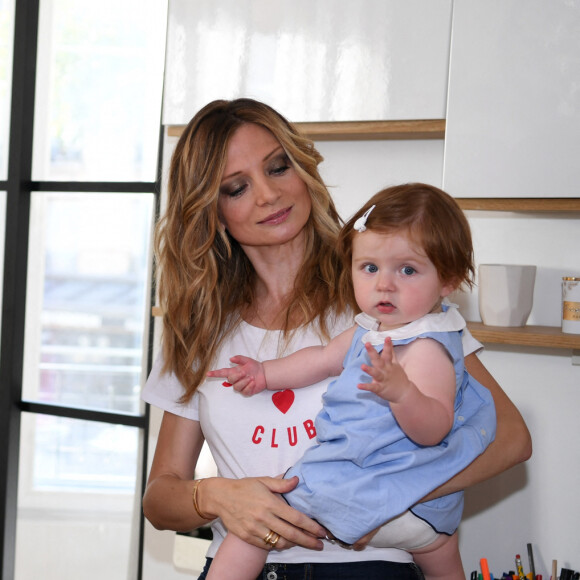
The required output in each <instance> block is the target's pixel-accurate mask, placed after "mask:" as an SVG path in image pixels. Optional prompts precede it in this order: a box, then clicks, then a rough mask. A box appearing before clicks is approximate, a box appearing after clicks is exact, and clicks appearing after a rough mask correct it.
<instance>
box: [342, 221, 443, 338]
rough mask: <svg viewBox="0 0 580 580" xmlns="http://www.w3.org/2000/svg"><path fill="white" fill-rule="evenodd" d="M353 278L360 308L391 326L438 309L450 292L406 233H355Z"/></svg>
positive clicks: (369, 231) (381, 326) (394, 326)
mask: <svg viewBox="0 0 580 580" xmlns="http://www.w3.org/2000/svg"><path fill="white" fill-rule="evenodd" d="M352 280H353V285H354V293H355V297H356V301H357V304H358V305H359V307H360V309H361V310H362V311H363V312H365V313H366V314H368V315H369V316H372V317H373V318H375V319H376V320H378V321H379V322H380V330H392V329H394V328H398V327H400V326H403V325H405V324H408V323H409V322H412V321H414V320H417V319H419V318H421V317H422V316H424V315H425V314H428V313H429V312H431V311H433V310H434V309H436V308H438V307H439V304H440V302H441V299H442V298H444V297H445V296H447V295H448V294H450V293H451V292H452V291H453V287H452V285H451V284H444V283H442V282H441V280H440V279H439V273H438V272H437V270H436V268H435V266H434V264H433V262H431V260H430V259H429V258H428V257H427V255H426V254H425V253H424V251H423V248H421V247H420V246H418V245H417V244H416V243H414V242H413V241H412V240H411V238H410V237H409V236H408V235H407V234H406V233H405V232H404V231H402V232H397V233H393V234H383V233H378V232H374V231H372V230H367V231H365V232H362V233H357V234H356V235H355V236H354V239H353V246H352Z"/></svg>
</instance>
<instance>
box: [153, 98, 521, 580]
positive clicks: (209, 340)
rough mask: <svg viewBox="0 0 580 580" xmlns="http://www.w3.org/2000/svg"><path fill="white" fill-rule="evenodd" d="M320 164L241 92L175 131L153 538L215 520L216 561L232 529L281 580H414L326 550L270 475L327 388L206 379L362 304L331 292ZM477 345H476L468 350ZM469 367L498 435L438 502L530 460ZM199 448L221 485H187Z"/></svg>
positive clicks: (399, 559)
mask: <svg viewBox="0 0 580 580" xmlns="http://www.w3.org/2000/svg"><path fill="white" fill-rule="evenodd" d="M321 161H322V159H321V157H320V155H319V154H318V153H317V151H316V150H315V149H314V147H313V145H312V143H311V142H310V141H309V140H308V139H305V138H304V137H302V136H300V134H299V133H298V132H297V131H296V129H295V128H294V127H293V126H292V125H291V124H290V123H288V122H287V121H286V120H285V119H284V118H282V117H281V116H280V115H279V114H278V113H276V112H275V111H274V110H272V109H271V108H269V107H267V106H266V105H264V104H261V103H258V102H256V101H252V100H249V99H239V100H236V101H231V102H228V101H216V102H213V103H210V104H209V105H207V106H206V107H204V108H203V109H202V110H201V111H200V112H199V113H198V114H197V115H196V116H195V117H194V118H193V119H192V121H191V122H190V123H189V125H188V126H187V128H186V130H185V131H184V133H183V135H182V136H181V138H180V140H179V142H178V144H177V147H176V149H175V153H174V156H173V159H172V162H171V166H170V175H169V202H168V207H167V211H166V214H165V216H164V218H163V220H162V221H161V222H160V224H159V226H158V230H157V238H156V244H157V245H156V249H157V254H158V266H159V268H160V278H159V280H160V283H159V296H160V302H161V306H162V308H163V310H164V336H163V352H162V359H160V360H158V361H157V362H156V364H155V366H154V369H153V371H152V373H151V376H150V378H149V380H148V383H147V385H146V387H145V390H144V399H145V400H146V401H148V402H149V403H151V404H154V405H157V406H159V407H161V408H163V409H164V410H165V413H164V417H163V421H162V425H161V430H160V434H159V439H158V443H157V449H156V452H155V457H154V460H153V464H152V468H151V473H150V477H149V482H148V485H147V489H146V492H145V496H144V500H143V507H144V511H145V515H146V517H147V518H148V519H149V520H150V521H151V523H152V524H153V525H154V526H155V527H157V528H159V529H171V530H178V531H179V530H191V529H193V528H196V527H199V526H200V525H203V524H206V523H207V522H208V521H209V520H215V518H219V520H216V521H214V523H213V531H214V538H215V540H214V543H213V544H212V547H211V548H210V550H209V552H208V556H209V557H210V558H211V556H212V555H213V554H214V553H215V551H216V550H217V546H218V545H219V542H220V541H221V539H222V538H223V536H224V535H225V530H226V529H227V530H229V531H230V532H232V533H234V534H236V535H238V536H239V537H240V538H241V539H243V540H244V541H246V542H249V543H252V544H254V545H256V546H260V547H264V546H265V545H266V546H268V547H271V548H273V547H275V548H276V550H275V551H271V552H270V556H269V559H268V562H270V563H272V564H273V565H274V566H277V567H281V568H280V569H282V568H283V569H284V574H285V575H286V577H287V578H293V577H294V576H292V575H291V574H294V573H295V574H296V576H295V577H296V578H302V577H303V576H304V573H305V568H306V569H308V570H309V573H314V576H313V578H315V579H320V578H336V577H338V573H337V569H339V570H340V571H341V574H343V576H341V577H345V578H367V579H369V580H372V579H373V578H420V572H419V571H418V570H417V569H416V567H415V566H414V565H413V563H412V562H411V560H410V556H409V555H408V554H407V553H406V552H404V551H401V550H397V549H392V548H374V547H367V546H366V541H367V540H368V538H365V539H363V540H361V541H360V542H359V543H358V545H357V548H358V550H356V551H349V550H345V549H343V548H341V547H339V546H338V545H333V544H329V543H328V542H322V541H321V540H320V539H319V538H320V537H324V530H322V528H321V527H320V526H319V525H318V524H317V523H316V522H314V521H312V520H310V519H309V518H307V517H306V516H305V515H303V514H301V513H300V512H297V511H296V510H293V509H292V508H291V507H290V506H288V505H287V504H286V503H285V502H284V501H283V500H282V499H281V498H280V497H279V496H278V495H277V494H278V493H285V492H287V491H290V490H291V489H292V488H293V487H294V486H295V485H296V481H295V480H282V479H278V478H276V476H277V475H278V474H281V473H283V472H284V471H285V470H286V469H287V468H288V467H289V466H290V465H292V464H293V463H295V461H296V460H297V459H298V458H299V457H300V456H301V455H302V453H303V452H304V450H305V449H306V448H308V447H309V446H310V445H311V444H312V443H313V442H314V437H315V435H316V434H315V431H314V429H313V421H314V417H315V416H316V414H317V412H318V411H319V410H320V406H321V399H320V397H321V395H322V393H323V392H324V391H325V389H326V386H327V384H328V382H329V381H323V382H321V383H317V384H316V385H313V386H311V387H306V388H304V389H300V390H299V391H297V392H296V393H294V392H293V391H282V392H277V393H274V394H272V393H269V392H267V391H265V392H263V393H260V394H259V395H256V396H255V397H252V398H249V399H248V398H244V397H243V396H241V395H240V394H239V393H236V392H235V391H234V390H233V389H231V388H229V387H228V384H227V383H225V384H224V386H223V388H219V389H216V388H215V386H214V385H212V387H213V388H208V384H207V383H205V375H206V372H207V371H208V370H209V369H210V368H211V367H212V366H213V367H214V368H218V367H223V366H226V364H227V361H228V359H229V357H230V356H231V355H233V354H235V353H237V352H244V353H245V354H247V355H248V356H251V357H252V358H256V359H259V360H264V359H267V358H274V357H276V356H279V355H281V354H283V353H284V354H288V353H290V352H293V351H294V350H297V349H299V348H301V347H304V346H308V345H311V344H320V343H321V342H327V341H328V340H329V339H330V338H331V337H332V336H335V335H337V334H339V333H340V332H341V331H342V330H345V329H346V328H348V327H349V326H351V324H352V312H353V310H354V309H355V305H354V304H352V303H351V301H350V298H349V296H347V295H346V293H345V290H344V289H342V288H341V287H340V285H339V284H337V280H338V278H339V276H340V272H341V271H342V264H341V262H340V260H339V259H338V257H337V254H336V252H335V244H336V237H337V234H338V231H339V229H340V219H339V217H338V215H337V212H336V210H335V208H334V205H333V203H332V200H331V198H330V195H329V193H328V191H327V189H326V187H325V186H324V184H323V182H322V180H321V178H320V175H319V174H318V170H317V166H318V164H319V163H320V162H321ZM476 345H477V343H476ZM475 348H476V346H474V345H473V341H472V344H471V346H469V345H468V346H467V347H466V349H467V350H466V354H467V353H468V352H473V350H475ZM466 366H467V368H468V370H469V372H470V373H471V374H472V375H473V376H474V377H475V378H476V379H478V380H479V381H480V382H482V383H483V384H484V385H485V386H487V387H488V388H489V389H490V390H491V392H492V394H493V397H494V401H495V404H496V413H497V419H498V428H497V434H496V440H495V443H493V444H492V445H491V446H490V447H489V448H488V450H487V451H486V452H485V453H484V454H483V455H482V456H480V457H479V458H478V459H477V460H476V461H474V462H473V463H472V464H471V465H470V466H469V467H468V468H467V469H466V470H464V471H463V472H462V473H461V474H459V475H458V476H456V477H455V478H453V479H452V480H451V481H449V482H448V483H447V484H445V485H443V486H441V487H440V488H439V489H438V490H435V491H434V492H433V494H432V497H436V496H437V495H444V494H447V493H450V492H453V491H457V490H460V489H463V488H464V487H466V486H468V485H472V484H474V483H477V482H479V481H482V480H484V479H486V478H488V477H491V476H493V475H495V474H497V473H500V472H501V471H503V470H504V469H507V468H508V467H510V466H512V465H514V464H516V463H518V462H520V461H523V460H525V459H526V458H527V457H528V456H529V454H530V452H531V444H530V439H529V434H528V432H527V429H526V427H525V424H524V422H523V420H522V418H521V416H520V415H519V413H518V411H517V409H515V407H514V406H513V405H512V404H511V402H510V401H509V399H508V398H507V396H506V395H505V394H504V393H503V391H502V390H501V388H500V387H499V385H497V383H496V382H495V381H494V380H493V378H492V377H491V376H490V375H489V373H487V371H486V370H485V368H484V367H483V365H482V364H481V363H480V362H479V360H478V359H477V357H476V356H475V355H474V354H468V355H467V356H466ZM204 440H207V442H208V444H209V446H210V449H211V450H212V454H213V456H214V459H215V460H216V463H217V465H218V470H219V473H220V477H217V478H210V479H206V480H202V481H201V482H200V481H197V482H196V481H193V478H194V475H195V466H196V462H197V459H198V456H199V453H200V450H201V448H202V445H203V442H204ZM345 574H346V575H345ZM202 577H203V576H202ZM232 577H235V571H233V572H232Z"/></svg>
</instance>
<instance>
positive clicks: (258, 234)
mask: <svg viewBox="0 0 580 580" xmlns="http://www.w3.org/2000/svg"><path fill="white" fill-rule="evenodd" d="M311 207H312V202H311V199H310V194H309V192H308V189H307V187H306V184H305V183H304V181H302V179H301V178H300V177H299V175H298V173H297V172H296V170H295V168H294V167H293V165H292V164H291V163H290V160H289V159H288V156H287V155H286V153H285V152H284V149H283V148H282V146H281V145H280V143H279V142H278V141H277V139H276V138H275V137H274V135H273V134H272V133H270V131H268V130H266V129H264V128H263V127H261V126H259V125H254V124H252V123H247V124H245V125H242V126H241V127H240V128H239V129H238V130H237V131H236V132H235V133H234V135H233V137H232V138H231V140H230V143H229V145H228V150H227V159H226V166H225V169H224V173H223V177H222V181H221V185H220V195H219V200H218V209H219V215H220V220H221V222H222V223H223V224H224V226H225V227H226V229H227V230H228V232H229V233H230V235H231V236H232V237H233V238H234V239H235V240H237V241H238V243H239V244H241V245H242V246H243V247H244V246H279V245H282V244H284V243H287V242H290V241H292V240H294V239H295V238H297V237H298V236H300V235H301V233H302V230H303V228H304V226H305V225H306V222H307V221H308V217H309V216H310V210H311Z"/></svg>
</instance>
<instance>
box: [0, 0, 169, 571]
mask: <svg viewBox="0 0 580 580" xmlns="http://www.w3.org/2000/svg"><path fill="white" fill-rule="evenodd" d="M39 10H40V0H15V3H14V37H13V63H12V93H11V105H10V133H9V150H8V179H7V180H0V191H6V225H5V246H4V248H5V249H4V277H3V297H2V325H1V333H2V334H1V344H0V440H1V441H2V442H3V444H2V445H0V465H2V466H3V470H2V472H1V475H0V522H2V526H1V527H0V578H1V580H13V579H14V574H15V550H16V524H17V499H18V498H17V496H18V467H19V451H20V425H21V416H22V413H35V414H41V415H50V416H56V417H65V418H70V419H81V420H87V421H95V422H102V423H110V424H117V425H124V426H129V427H136V428H139V429H140V430H141V436H142V439H143V456H142V457H141V461H142V463H141V483H142V486H141V492H143V490H144V486H145V482H146V476H147V454H148V449H147V443H148V438H149V406H148V405H145V407H144V412H143V414H141V415H128V414H123V413H115V412H103V411H96V410H90V409H82V408H71V407H64V406H59V405H50V404H44V403H36V402H30V401H25V400H23V398H22V377H23V361H24V334H25V333H24V324H25V316H26V284H27V261H28V234H29V225H30V203H31V194H32V192H35V193H37V192H40V193H43V192H71V193H73V192H74V193H77V194H78V193H95V192H98V193H132V194H135V195H138V194H153V195H154V199H155V203H154V206H155V207H154V212H155V218H156V219H157V217H158V216H159V207H160V192H161V173H162V160H163V127H162V123H161V109H160V111H159V148H158V156H157V168H156V180H155V181H151V182H112V181H106V182H94V181H91V182H84V181H83V182H78V181H75V182H70V181H68V182H67V181H32V152H33V134H34V100H35V86H36V73H37V70H36V69H37V62H36V59H37V43H38V23H39ZM151 286H152V290H151V293H152V296H151V298H152V300H151V303H152V304H153V294H154V290H153V284H152V285H151ZM149 322H150V324H149V335H148V350H147V368H146V369H145V371H146V373H147V374H148V372H149V371H150V369H151V363H152V345H153V323H152V319H151V315H150V321H149ZM139 521H140V523H139V554H138V568H137V580H141V578H142V575H143V538H144V517H143V512H142V511H141V513H140V520H139Z"/></svg>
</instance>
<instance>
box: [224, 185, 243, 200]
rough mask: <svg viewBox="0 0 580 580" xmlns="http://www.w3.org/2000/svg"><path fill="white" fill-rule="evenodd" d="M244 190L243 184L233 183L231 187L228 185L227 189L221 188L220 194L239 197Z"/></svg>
mask: <svg viewBox="0 0 580 580" xmlns="http://www.w3.org/2000/svg"><path fill="white" fill-rule="evenodd" d="M245 190H246V184H245V183H240V184H238V183H233V184H231V185H228V186H227V187H222V188H221V193H223V194H224V195H227V196H228V197H239V196H240V195H242V193H244V191H245Z"/></svg>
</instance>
